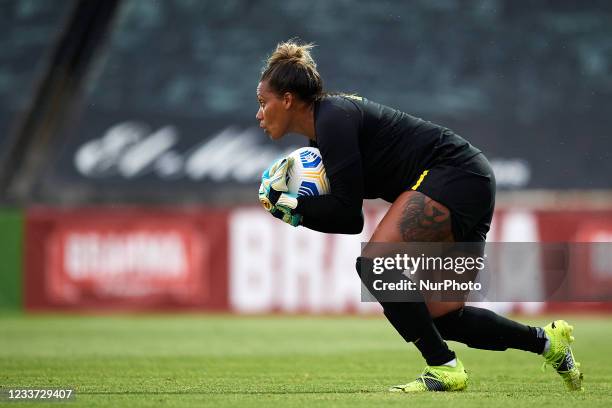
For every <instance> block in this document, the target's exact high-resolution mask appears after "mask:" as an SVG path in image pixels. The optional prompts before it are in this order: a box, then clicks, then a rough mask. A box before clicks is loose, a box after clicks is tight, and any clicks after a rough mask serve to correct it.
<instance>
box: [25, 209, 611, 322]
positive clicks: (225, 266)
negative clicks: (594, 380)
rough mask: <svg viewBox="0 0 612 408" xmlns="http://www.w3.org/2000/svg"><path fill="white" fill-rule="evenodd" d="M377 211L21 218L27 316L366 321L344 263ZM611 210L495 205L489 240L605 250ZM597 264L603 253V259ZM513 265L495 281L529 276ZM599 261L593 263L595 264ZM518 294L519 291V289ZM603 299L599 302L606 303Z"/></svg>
mask: <svg viewBox="0 0 612 408" xmlns="http://www.w3.org/2000/svg"><path fill="white" fill-rule="evenodd" d="M384 211H385V207H383V206H378V205H373V206H369V207H367V208H366V210H365V215H366V225H365V228H364V231H363V232H362V233H361V234H359V235H350V236H349V235H326V234H319V233H316V232H313V231H310V230H307V229H303V228H299V229H297V230H295V229H293V228H292V227H290V226H287V225H286V224H283V223H280V222H278V221H277V220H275V219H274V218H272V217H270V216H269V215H268V214H266V213H265V212H264V211H262V210H261V209H260V208H259V207H251V206H245V207H236V208H233V209H231V210H215V209H210V208H197V209H184V210H181V209H138V208H123V209H121V208H112V209H109V208H104V209H103V208H90V209H76V210H56V209H48V208H36V209H31V210H28V211H27V215H26V223H25V237H26V240H25V242H26V248H25V259H24V265H25V278H24V280H25V291H24V293H25V307H26V308H27V310H32V311H33V310H72V311H74V310H103V311H116V310H130V311H132V310H143V311H151V310H170V311H172V310H176V311H178V310H181V311H185V310H200V311H222V312H236V313H332V314H334V313H372V312H377V311H378V310H379V309H378V306H377V305H376V304H373V303H363V302H361V299H360V298H361V293H360V283H359V280H358V279H357V277H356V275H355V272H354V260H355V258H356V257H357V256H358V254H359V250H360V243H361V242H362V241H366V240H367V239H368V237H369V236H370V235H371V233H372V231H373V228H374V227H375V225H376V224H377V222H378V220H380V218H381V217H382V216H383V214H384ZM611 220H612V210H610V209H591V210H587V211H585V210H536V209H529V208H522V209H516V208H514V209H500V210H499V211H498V212H496V215H495V219H494V222H493V225H492V230H491V232H490V240H491V241H499V242H523V241H526V242H610V241H611V238H612V221H611ZM604 256H605V254H604ZM544 261H545V260H542V259H517V260H515V261H513V262H512V263H511V264H509V266H507V267H502V268H501V269H500V270H497V271H496V273H499V274H504V275H507V276H508V279H509V280H512V279H513V277H515V274H516V271H517V270H521V271H529V273H531V274H533V273H539V271H540V270H541V263H542V262H544ZM599 264H602V262H599ZM603 264H604V265H607V269H606V270H604V271H599V272H597V273H593V271H592V270H591V269H589V268H586V269H585V270H584V272H581V273H583V275H581V279H583V285H582V288H583V290H587V291H588V290H591V291H593V293H595V292H594V291H599V292H597V293H599V294H601V295H602V296H603V298H605V297H606V293H607V294H608V295H609V294H611V293H612V271H610V270H609V269H610V265H611V264H612V263H611V262H606V260H604V262H603ZM520 289H521V288H519V290H520ZM608 298H609V296H608ZM505 307H506V308H510V309H511V310H513V311H518V312H521V311H522V312H530V313H534V312H544V311H547V310H558V309H559V308H561V309H563V308H566V309H567V308H570V309H571V310H574V311H575V310H579V309H585V310H608V308H609V304H608V303H604V302H598V303H592V302H591V303H588V304H576V303H571V304H570V303H566V304H547V303H539V302H538V303H535V302H534V303H515V304H506V305H505Z"/></svg>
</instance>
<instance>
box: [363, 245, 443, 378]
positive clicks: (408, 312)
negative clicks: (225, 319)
mask: <svg viewBox="0 0 612 408" xmlns="http://www.w3.org/2000/svg"><path fill="white" fill-rule="evenodd" d="M355 268H356V269H357V273H358V274H359V278H360V279H361V281H362V282H363V283H364V285H365V287H366V288H370V287H372V284H371V279H372V278H373V277H374V276H376V275H374V274H373V273H372V268H373V260H372V259H371V258H366V257H361V256H360V257H358V258H357V262H356V264H355ZM370 293H371V294H372V295H373V296H374V297H375V298H376V299H377V300H378V302H379V303H380V305H381V306H382V307H383V310H384V313H385V316H386V317H387V320H389V323H391V325H392V326H393V327H394V328H395V330H397V332H398V333H399V334H400V336H402V337H403V338H404V340H405V341H406V342H408V343H411V342H414V345H415V346H416V347H417V349H419V351H420V352H421V355H422V356H423V358H424V359H425V361H426V362H427V364H428V365H430V366H439V365H442V364H444V363H446V362H448V361H450V360H452V359H454V358H455V353H454V352H452V351H451V350H450V349H449V348H448V345H447V344H446V342H444V340H443V339H442V337H441V336H440V333H439V332H438V329H436V326H435V325H434V323H433V320H432V318H431V315H430V314H429V310H428V309H427V306H426V305H425V302H424V299H423V298H422V296H421V297H420V298H417V299H416V300H422V301H415V302H386V301H385V300H384V299H382V298H379V297H376V296H377V293H376V292H370Z"/></svg>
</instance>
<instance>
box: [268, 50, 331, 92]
mask: <svg viewBox="0 0 612 408" xmlns="http://www.w3.org/2000/svg"><path fill="white" fill-rule="evenodd" d="M314 46H315V45H314V44H313V43H304V44H300V43H299V42H297V40H294V39H291V40H289V41H285V42H282V43H279V44H278V45H277V46H276V49H275V50H274V52H273V53H272V55H271V56H270V57H269V58H268V61H267V62H266V66H265V67H264V69H263V71H262V73H261V79H260V81H268V84H269V85H270V87H271V88H272V89H273V90H274V91H275V92H276V93H277V94H279V95H282V94H284V93H285V92H291V93H294V94H296V95H297V96H298V97H299V98H300V99H302V100H303V101H305V102H309V103H311V102H314V101H315V100H316V99H317V98H319V97H320V96H321V95H322V94H323V81H322V80H321V76H320V75H319V72H318V71H317V64H316V63H315V62H314V60H313V59H312V56H311V55H310V50H311V49H312V48H313V47H314Z"/></svg>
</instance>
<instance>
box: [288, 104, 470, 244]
mask: <svg viewBox="0 0 612 408" xmlns="http://www.w3.org/2000/svg"><path fill="white" fill-rule="evenodd" d="M314 121H315V135H316V141H313V142H311V146H315V147H318V148H319V150H320V151H321V155H322V156H323V164H324V165H325V169H326V172H327V176H328V178H329V182H330V188H331V192H330V194H327V195H322V196H316V197H310V196H308V197H306V196H304V197H299V198H298V205H297V208H296V209H295V210H294V212H295V213H297V214H301V215H302V217H303V218H302V225H304V226H305V227H307V228H310V229H313V230H316V231H321V232H328V233H345V234H355V233H359V232H361V230H362V229H363V214H362V211H361V207H362V202H363V199H364V198H367V199H371V198H382V199H384V200H386V201H388V202H393V201H394V200H395V199H396V198H397V197H398V196H399V195H400V194H401V193H402V192H404V191H406V190H408V189H409V188H410V186H411V185H412V184H414V182H415V181H416V179H417V178H418V177H419V175H420V174H421V172H423V171H424V170H425V169H430V168H431V167H433V166H435V165H438V164H446V165H450V166H455V167H459V166H461V164H462V163H464V162H466V161H467V160H469V159H470V158H472V157H474V156H476V155H477V154H478V153H480V150H478V149H476V148H475V147H473V146H472V145H471V144H470V143H468V142H467V141H466V140H465V139H463V138H461V137H460V136H458V135H456V134H455V133H453V132H452V131H451V130H449V129H447V128H444V127H442V126H438V125H436V124H433V123H431V122H427V121H424V120H422V119H419V118H416V117H414V116H411V115H408V114H406V113H404V112H401V111H399V110H396V109H393V108H390V107H388V106H384V105H381V104H378V103H375V102H372V101H369V100H367V99H365V98H362V97H358V96H353V95H328V96H325V97H323V98H321V99H320V100H318V101H317V102H315V106H314Z"/></svg>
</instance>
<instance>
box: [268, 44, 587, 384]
mask: <svg viewBox="0 0 612 408" xmlns="http://www.w3.org/2000/svg"><path fill="white" fill-rule="evenodd" d="M311 48H312V45H311V44H298V43H296V42H293V41H288V42H285V43H281V44H279V45H278V46H277V48H276V50H275V51H274V52H273V54H272V55H271V56H270V58H269V59H268V61H267V64H266V66H265V67H264V70H263V73H262V75H261V78H260V82H259V84H258V86H257V99H258V101H259V110H258V111H257V115H256V118H257V120H258V121H259V125H260V127H261V128H263V130H264V131H265V133H266V134H267V135H268V136H269V137H270V138H271V139H272V140H277V139H280V138H281V137H283V136H284V135H285V134H287V133H299V134H302V135H304V136H306V137H307V138H308V139H309V141H310V145H311V146H316V147H318V148H319V150H320V151H321V155H322V157H323V163H324V165H325V168H326V172H327V175H328V177H329V182H330V188H331V191H330V194H327V195H323V196H316V197H299V198H298V197H296V196H293V195H291V194H289V193H287V192H286V191H287V188H286V183H285V180H286V171H287V168H288V166H289V165H290V163H288V162H287V160H280V161H278V162H277V163H275V164H274V165H273V166H272V167H271V168H270V169H268V170H266V172H265V173H264V177H263V181H262V185H261V187H260V190H259V198H260V200H261V202H262V204H263V205H264V207H265V208H266V209H267V210H268V211H270V212H271V213H272V214H273V215H274V216H276V217H277V218H280V219H282V220H283V221H285V222H287V223H289V224H291V225H293V226H298V225H302V226H304V227H307V228H310V229H313V230H316V231H321V232H325V233H340V234H356V233H359V232H361V230H362V228H363V215H362V211H361V207H362V202H363V199H374V198H382V199H384V200H386V201H388V202H390V203H392V204H391V206H390V208H389V210H388V212H387V213H386V215H385V216H384V218H383V219H382V221H380V223H379V225H378V226H377V228H376V230H375V231H374V234H373V235H372V237H371V239H370V242H389V243H393V242H484V241H485V239H486V234H487V232H488V231H489V226H490V223H491V218H492V216H493V209H494V205H495V178H494V175H493V171H492V169H491V167H490V165H489V162H488V161H487V159H486V158H485V156H484V155H483V154H482V153H481V151H480V150H478V149H477V148H476V147H474V146H472V145H471V144H470V143H468V142H467V141H466V140H465V139H463V138H461V137H460V136H458V135H457V134H455V133H453V132H452V131H451V130H449V129H447V128H444V127H441V126H438V125H435V124H433V123H431V122H426V121H423V120H421V119H418V118H416V117H413V116H410V115H408V114H406V113H403V112H401V111H398V110H395V109H392V108H389V107H387V106H383V105H380V104H378V103H375V102H372V101H369V100H366V99H364V98H361V97H358V96H355V95H344V94H326V93H324V92H323V87H322V80H321V77H320V75H319V73H318V72H317V69H316V64H315V62H314V61H313V59H312V58H311V55H310V49H311ZM367 249H368V248H367V247H366V249H365V251H364V253H363V255H365V256H361V257H359V258H358V259H357V270H358V272H359V273H360V276H362V274H361V271H363V270H370V269H371V268H372V257H369V256H367V255H368V251H367ZM381 305H382V307H383V311H384V314H385V316H386V317H387V319H388V320H389V322H390V323H391V325H393V327H394V328H395V329H396V330H397V331H398V333H399V334H400V335H401V336H402V337H403V338H404V339H405V340H406V341H407V342H410V343H414V345H415V346H416V347H417V349H418V350H419V351H420V352H421V354H422V356H423V358H424V359H425V361H426V363H427V366H426V368H425V370H424V371H423V373H422V374H421V375H420V376H419V377H417V378H416V379H415V380H414V381H411V382H408V383H407V384H402V385H398V386H394V387H392V388H391V391H395V392H420V391H458V390H463V389H465V388H466V386H467V382H468V375H467V373H466V371H465V369H464V367H463V364H462V363H461V361H460V360H459V359H458V358H457V356H456V355H455V353H454V352H453V351H452V350H450V349H449V347H448V345H447V343H446V342H445V340H453V341H458V342H462V343H465V344H466V345H468V346H469V347H473V348H478V349H484V350H500V351H501V350H506V349H508V348H514V349H519V350H525V351H529V352H532V353H536V354H541V355H542V356H543V357H544V363H545V364H550V365H552V366H553V367H554V368H555V369H556V371H557V372H558V373H559V374H560V375H561V377H562V379H563V381H564V382H565V385H566V387H567V388H568V389H570V390H581V389H582V374H581V373H580V371H579V370H578V367H577V366H578V364H577V363H575V361H574V358H573V354H572V349H571V347H570V342H571V341H573V337H571V332H572V327H571V326H570V325H568V324H567V323H566V322H565V321H563V320H558V321H555V322H553V323H551V324H549V325H547V326H545V327H543V328H541V327H531V326H527V325H523V324H520V323H518V322H515V321H512V320H509V319H507V318H505V317H502V316H499V315H497V314H495V313H494V312H492V311H490V310H486V309H482V308H477V307H472V306H465V305H464V303H463V302H459V301H456V302H435V301H427V302H384V301H382V302H381Z"/></svg>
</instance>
